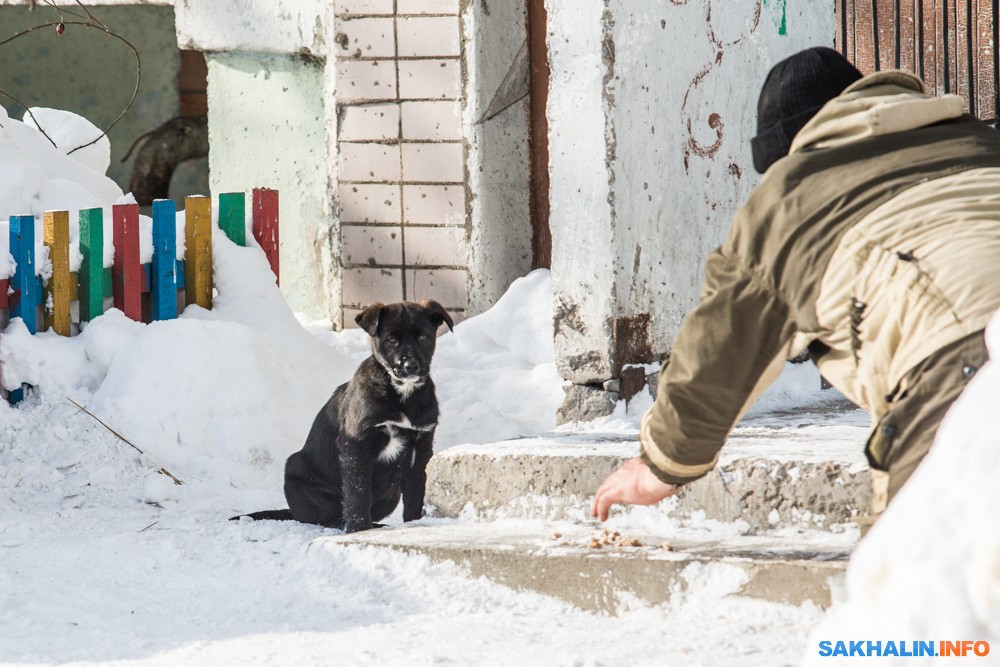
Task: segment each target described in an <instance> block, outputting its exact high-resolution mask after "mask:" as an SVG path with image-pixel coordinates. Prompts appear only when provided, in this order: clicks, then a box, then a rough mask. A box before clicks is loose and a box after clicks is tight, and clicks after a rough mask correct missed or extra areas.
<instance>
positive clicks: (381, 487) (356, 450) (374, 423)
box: [234, 301, 454, 533]
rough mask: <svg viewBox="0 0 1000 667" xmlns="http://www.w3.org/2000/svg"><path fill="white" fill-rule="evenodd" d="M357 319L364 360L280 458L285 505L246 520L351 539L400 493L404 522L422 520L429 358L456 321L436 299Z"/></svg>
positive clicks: (432, 411)
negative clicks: (304, 526) (443, 328)
mask: <svg viewBox="0 0 1000 667" xmlns="http://www.w3.org/2000/svg"><path fill="white" fill-rule="evenodd" d="M355 321H356V322H357V323H358V325H359V326H360V327H361V328H362V329H364V330H365V331H366V332H368V334H369V335H370V336H371V337H372V356H370V357H368V358H367V359H365V360H364V361H363V362H361V365H360V366H359V367H358V370H357V371H355V373H354V377H353V378H351V380H350V382H347V383H345V384H342V385H340V386H339V387H337V390H336V391H334V392H333V396H331V397H330V400H329V401H327V403H326V405H325V406H323V409H322V410H320V412H319V414H318V415H316V420H315V421H314V422H313V425H312V430H310V431H309V436H308V437H307V438H306V444H305V446H304V447H303V448H302V450H301V451H298V452H296V453H295V454H292V455H291V456H290V457H288V461H287V463H286V464H285V498H286V499H287V500H288V507H289V509H287V510H275V511H267V512H255V513H253V514H248V515H246V516H249V517H251V518H253V519H295V520H296V521H302V522H304V523H315V524H319V525H321V526H328V527H331V528H341V529H343V530H344V531H346V532H348V533H352V532H355V531H359V530H366V529H368V528H371V527H372V526H373V523H372V522H373V521H378V520H379V519H382V518H385V517H386V516H388V515H389V514H391V513H392V511H393V510H395V509H396V506H397V505H398V504H399V498H400V495H402V497H403V521H413V520H415V519H419V518H420V517H421V516H422V515H423V510H424V486H425V484H426V481H427V474H426V468H427V462H428V461H430V458H431V455H432V454H433V443H434V429H435V427H436V426H437V421H438V404H437V397H436V396H435V395H434V383H433V382H432V381H431V378H430V366H431V357H432V356H433V354H434V347H435V344H436V342H437V340H436V337H437V330H438V328H439V327H440V325H441V324H442V323H443V324H447V325H448V328H449V329H452V328H453V327H454V322H453V321H452V319H451V316H450V315H449V314H448V313H447V312H446V311H445V309H444V308H442V307H441V304H439V303H437V302H436V301H423V302H421V303H420V304H416V303H409V302H403V303H394V304H390V305H388V306H386V305H383V304H381V303H376V304H374V305H372V306H370V307H369V308H368V309H366V310H365V311H364V312H362V313H361V314H360V315H358V316H357V317H356V318H355ZM234 518H239V517H234Z"/></svg>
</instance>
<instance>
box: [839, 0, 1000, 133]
mask: <svg viewBox="0 0 1000 667" xmlns="http://www.w3.org/2000/svg"><path fill="white" fill-rule="evenodd" d="M836 13H837V35H836V43H837V48H838V49H839V50H840V51H841V53H843V54H844V55H845V56H847V58H848V59H849V60H851V62H853V63H854V64H855V66H856V67H857V68H858V69H859V70H861V72H862V73H864V74H870V73H871V72H876V71H878V70H883V69H904V70H908V71H910V72H913V73H914V74H916V75H917V76H919V77H920V78H921V79H923V80H924V86H925V89H926V91H927V92H928V93H931V94H935V95H941V94H944V93H956V94H958V95H961V96H962V97H963V98H965V104H966V109H967V110H968V111H969V113H971V114H973V115H975V116H978V117H979V118H981V119H983V120H988V121H991V122H993V123H994V124H995V123H996V118H997V117H998V116H1000V100H998V95H997V91H998V90H1000V67H998V58H997V49H996V47H995V45H996V44H997V42H998V41H1000V21H998V16H1000V0H836Z"/></svg>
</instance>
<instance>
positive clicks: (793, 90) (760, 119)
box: [750, 46, 861, 174]
mask: <svg viewBox="0 0 1000 667" xmlns="http://www.w3.org/2000/svg"><path fill="white" fill-rule="evenodd" d="M860 78H861V72H859V71H858V70H857V68H856V67H854V65H852V64H851V63H849V62H848V61H847V58H845V57H844V56H842V55H840V53H838V52H837V51H834V50H833V49H829V48H827V47H825V46H815V47H813V48H811V49H806V50H805V51H799V52H798V53H796V54H795V55H793V56H790V57H788V58H785V59H784V60H782V61H781V62H780V63H778V64H777V65H775V66H774V67H772V68H771V71H770V72H768V74H767V78H766V79H765V80H764V86H763V87H762V88H761V90H760V99H758V100H757V136H756V137H754V138H753V139H751V140H750V147H751V149H752V150H753V167H754V169H756V170H757V173H759V174H763V173H764V172H765V171H767V168H768V167H770V166H771V165H772V164H774V163H775V162H777V161H778V160H780V159H781V158H783V157H785V156H786V155H788V149H789V148H790V147H791V145H792V139H794V138H795V135H796V134H798V131H799V130H801V129H802V128H803V127H804V126H805V124H806V123H808V122H809V119H810V118H812V117H813V116H814V115H816V112H817V111H819V110H820V109H821V108H822V107H823V105H824V104H826V103H827V102H829V101H830V100H832V99H833V98H834V97H836V96H837V95H840V93H842V92H843V91H844V89H845V88H847V87H848V86H849V85H851V84H852V83H854V82H855V81H857V80H858V79H860Z"/></svg>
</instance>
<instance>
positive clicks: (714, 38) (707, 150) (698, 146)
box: [670, 0, 766, 172]
mask: <svg viewBox="0 0 1000 667" xmlns="http://www.w3.org/2000/svg"><path fill="white" fill-rule="evenodd" d="M764 1H766V0H756V2H754V5H753V15H752V17H751V18H750V21H749V22H748V24H747V27H746V29H745V30H744V31H743V32H742V33H741V34H739V35H738V36H737V37H736V38H735V39H730V40H724V39H722V38H721V37H720V36H719V35H718V33H717V32H716V29H715V26H714V25H713V24H712V3H711V2H708V3H706V13H705V25H706V26H707V30H708V39H709V41H710V42H711V43H712V46H713V47H715V58H714V59H713V60H712V61H711V62H709V63H707V64H706V65H705V67H703V68H702V69H701V70H699V72H698V73H697V74H696V75H695V76H694V78H693V79H691V83H690V84H688V87H687V91H686V92H685V93H684V102H683V104H682V105H681V115H682V116H683V117H684V119H685V124H686V127H687V141H686V142H685V147H684V171H685V172H687V171H688V170H689V168H690V158H691V155H697V156H699V157H705V158H710V157H713V156H714V155H715V154H716V153H718V152H719V149H720V148H722V141H723V139H724V137H725V130H726V125H725V122H724V121H723V119H722V116H721V115H719V113H717V112H714V111H713V112H710V113H709V114H708V118H707V119H705V120H702V121H701V122H704V123H705V124H707V126H708V127H709V128H710V129H711V130H712V131H713V132H714V134H715V140H714V141H712V142H711V143H708V142H705V141H700V140H699V139H698V138H697V137H696V136H695V127H696V119H695V118H694V117H693V114H692V112H690V111H689V110H688V102H689V100H690V98H691V93H692V92H695V91H696V90H698V89H699V88H700V87H701V85H702V83H703V82H704V81H705V79H706V78H707V77H708V76H709V75H710V74H712V72H713V71H714V70H715V69H717V68H718V66H719V65H720V64H721V63H722V59H723V58H724V57H725V53H726V50H727V49H729V48H732V47H734V46H737V45H738V44H740V43H741V42H743V41H744V40H745V39H747V38H748V37H749V36H750V35H752V34H753V33H754V32H756V31H757V28H758V27H759V26H760V17H761V12H762V9H763V5H762V3H763V2H764ZM670 2H671V4H673V5H683V4H686V3H687V0H670ZM698 120H700V119H698Z"/></svg>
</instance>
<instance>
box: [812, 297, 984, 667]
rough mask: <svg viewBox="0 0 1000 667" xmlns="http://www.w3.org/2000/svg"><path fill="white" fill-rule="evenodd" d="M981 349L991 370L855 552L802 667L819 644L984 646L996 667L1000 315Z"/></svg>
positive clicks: (980, 375) (815, 661) (972, 386)
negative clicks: (841, 594)
mask: <svg viewBox="0 0 1000 667" xmlns="http://www.w3.org/2000/svg"><path fill="white" fill-rule="evenodd" d="M986 342H987V345H988V347H989V350H990V357H991V359H992V360H991V361H990V362H988V363H987V364H985V365H984V366H983V367H982V368H981V369H980V370H979V371H978V372H977V373H976V375H975V377H974V378H973V379H972V380H971V382H970V383H969V386H968V387H967V389H966V390H965V391H964V392H963V393H962V395H961V396H960V397H959V399H958V400H957V401H956V402H955V404H954V405H953V406H952V409H951V410H950V411H949V412H948V415H947V416H946V417H945V420H944V422H943V423H942V425H941V430H940V431H939V432H938V436H937V439H936V440H935V443H934V446H933V448H932V449H931V450H930V452H929V453H928V455H927V457H926V458H925V459H924V461H923V463H921V465H920V467H919V468H918V469H917V470H916V472H915V473H914V474H913V477H912V478H911V479H910V481H909V482H907V484H906V486H904V487H903V489H902V490H901V491H900V492H899V495H898V496H897V497H896V499H895V500H894V501H893V503H892V505H891V506H890V507H889V509H888V510H887V511H886V513H885V514H884V515H883V516H882V518H881V519H880V520H879V521H878V523H876V524H875V526H874V527H873V528H872V530H871V532H870V533H869V535H868V537H867V538H866V539H865V540H863V541H862V542H861V544H860V545H859V546H858V548H857V550H856V551H855V552H854V555H853V556H852V558H851V562H850V565H849V567H848V572H847V593H848V602H846V603H844V604H841V605H837V606H835V607H834V608H833V609H831V611H830V613H829V615H828V616H827V618H825V619H824V621H823V623H822V624H820V625H819V627H817V628H816V630H815V631H814V632H813V633H812V638H811V639H810V642H809V644H808V649H807V652H806V659H805V662H806V664H808V665H821V664H826V662H827V660H825V659H824V658H820V657H819V656H818V650H817V647H818V642H819V641H821V640H829V641H833V642H836V641H838V640H844V641H847V640H861V639H863V640H873V641H874V640H882V641H883V642H884V641H886V640H889V639H893V640H896V641H900V640H907V641H913V640H925V641H926V640H933V641H935V642H937V641H940V640H947V641H955V640H985V641H988V642H990V647H991V648H990V657H989V658H988V659H987V660H988V661H989V664H998V662H1000V660H998V657H997V656H998V655H1000V483H998V482H1000V412H998V411H997V406H998V405H1000V362H998V361H997V359H998V358H1000V314H997V315H995V316H994V318H993V321H992V322H991V323H990V325H989V327H988V328H987V333H986ZM910 661H911V662H914V663H920V664H923V663H924V662H926V658H924V659H921V658H911V659H910ZM904 662H907V659H906V658H893V659H886V658H883V659H882V660H881V663H884V664H901V663H904ZM977 662H978V663H982V664H986V663H987V661H984V660H978V661H977ZM935 664H936V663H935Z"/></svg>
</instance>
